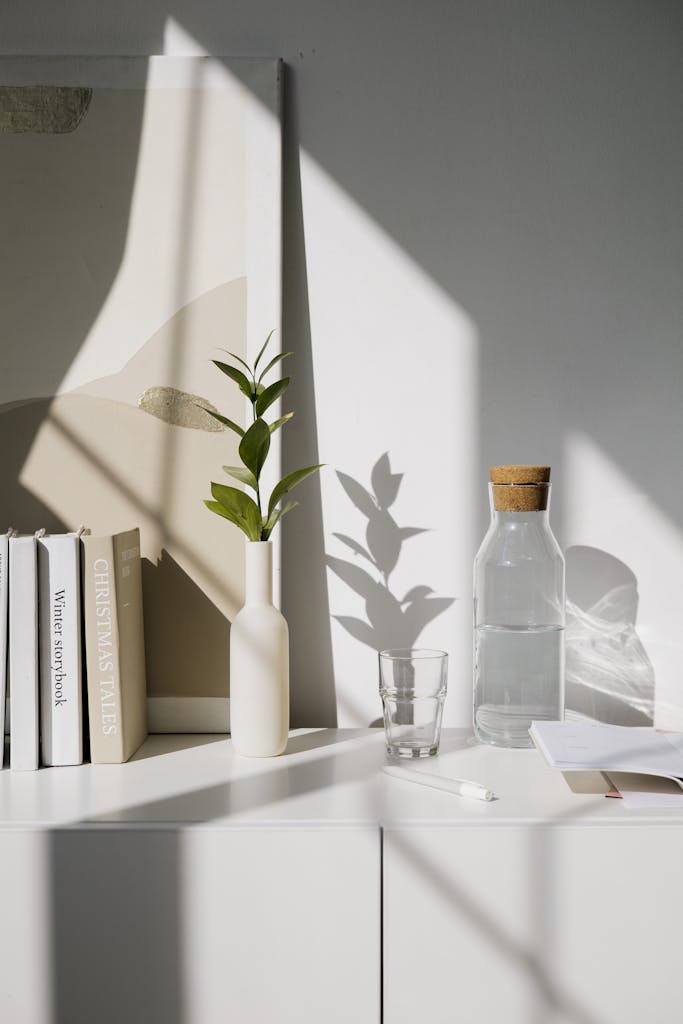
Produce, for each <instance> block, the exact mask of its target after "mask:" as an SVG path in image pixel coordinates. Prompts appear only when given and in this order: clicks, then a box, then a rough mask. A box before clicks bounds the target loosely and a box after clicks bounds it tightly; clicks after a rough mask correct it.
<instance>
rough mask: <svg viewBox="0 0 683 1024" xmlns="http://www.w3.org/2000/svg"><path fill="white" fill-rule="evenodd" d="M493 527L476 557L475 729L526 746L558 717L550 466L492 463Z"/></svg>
mask: <svg viewBox="0 0 683 1024" xmlns="http://www.w3.org/2000/svg"><path fill="white" fill-rule="evenodd" d="M490 479H491V483H490V484H489V494H490V502H491V525H490V526H489V529H488V532H487V534H486V536H485V537H484V540H483V542H482V545H481V547H480V549H479V552H478V554H477V557H476V559H475V561H474V732H475V735H476V737H477V739H478V740H480V741H481V742H483V743H490V744H492V745H493V746H498V747H530V746H531V745H532V741H531V738H530V736H529V731H528V730H529V727H530V725H531V723H532V722H533V721H540V720H548V719H550V720H557V719H561V718H562V717H563V714H564V624H565V589H564V558H563V556H562V552H561V551H560V548H559V545H558V543H557V541H556V540H555V537H554V536H553V533H552V530H551V529H550V523H549V521H548V508H549V505H550V467H549V466H494V467H492V469H491V471H490Z"/></svg>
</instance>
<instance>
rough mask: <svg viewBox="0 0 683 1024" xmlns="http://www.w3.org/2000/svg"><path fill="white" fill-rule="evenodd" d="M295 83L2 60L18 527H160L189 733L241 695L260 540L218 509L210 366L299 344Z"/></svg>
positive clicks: (154, 644)
mask: <svg viewBox="0 0 683 1024" xmlns="http://www.w3.org/2000/svg"><path fill="white" fill-rule="evenodd" d="M280 86H281V72H280V65H279V63H278V62H277V61H260V60H234V59H229V60H228V59H224V60H223V59H220V58H172V57H168V58H165V57H153V58H132V59H122V58H116V59H113V58H83V59H80V58H79V59H76V58H43V57H39V58H38V57H37V58H22V59H18V58H17V59H14V58H12V59H8V58H4V59H2V60H0V182H1V194H2V200H1V202H2V210H3V214H2V219H3V232H2V242H1V247H2V248H1V251H0V281H1V282H2V283H1V285H0V288H1V292H2V303H1V306H0V308H1V310H2V350H3V372H2V374H1V375H0V445H1V450H2V468H3V487H2V491H1V494H0V523H3V524H4V526H3V527H2V528H3V529H4V528H6V527H7V526H10V525H12V526H15V527H17V528H19V529H21V530H22V531H29V530H34V529H38V528H40V527H46V528H47V529H48V530H52V531H58V530H64V529H75V528H77V527H78V525H79V524H85V525H86V526H88V527H90V528H91V529H92V530H93V532H117V531H120V530H125V529H129V528H131V527H133V526H139V527H140V531H141V543H142V554H143V556H144V563H143V564H144V579H143V582H144V598H145V633H146V657H147V676H148V689H149V695H150V697H151V698H152V704H154V701H157V702H158V706H159V708H160V709H161V708H163V709H165V711H164V713H167V712H168V713H169V714H170V715H171V720H169V728H173V727H179V728H189V727H191V725H192V723H191V722H190V721H187V720H182V719H183V712H182V711H179V710H178V709H179V708H181V706H182V705H183V701H188V700H189V701H190V703H191V704H192V702H194V705H193V710H191V711H188V712H187V713H188V714H189V715H190V716H192V715H196V714H197V704H196V701H197V699H201V700H206V701H208V702H209V703H210V701H211V700H214V701H216V700H218V701H220V702H221V703H222V704H224V703H225V698H226V697H227V696H228V692H229V689H228V678H227V665H228V645H229V623H230V621H231V619H232V617H233V616H234V614H235V613H236V611H237V610H238V609H239V607H240V604H241V601H242V593H241V589H242V575H243V573H242V557H243V556H242V543H241V539H240V538H239V537H235V536H232V532H231V531H226V530H225V529H224V528H223V524H222V523H221V522H220V521H219V520H218V519H217V518H216V517H215V516H212V515H210V514H209V513H208V512H207V510H206V509H205V508H204V505H203V503H202V498H203V497H204V491H205V482H206V480H207V479H210V478H211V477H212V475H215V474H216V472H217V470H219V468H220V466H221V465H222V464H225V463H231V462H234V457H235V452H234V449H235V447H236V436H235V435H234V434H233V433H232V432H231V431H229V430H224V429H223V428H222V427H221V424H220V423H218V422H217V421H216V420H215V419H214V418H212V417H210V416H209V415H207V414H206V413H205V412H203V410H202V409H201V408H200V405H201V404H202V403H203V402H208V403H210V404H211V405H213V406H214V407H217V408H220V409H221V411H223V412H225V413H226V414H227V415H229V416H230V417H232V418H233V419H235V420H236V421H238V422H243V421H244V417H245V409H244V407H243V404H242V402H241V397H239V396H236V397H233V396H230V398H228V399H226V392H225V388H224V387H223V384H222V381H221V380H220V379H219V378H220V374H217V373H216V371H215V368H214V367H213V366H212V363H211V360H212V359H214V358H220V349H225V348H229V349H231V350H232V351H235V352H238V353H240V354H242V355H244V357H245V358H246V357H247V356H248V355H250V354H251V352H252V351H253V350H254V349H256V348H257V347H259V346H260V345H261V344H262V342H263V339H264V338H265V337H266V335H267V334H268V333H269V331H271V330H272V329H273V328H275V329H276V335H275V337H274V340H275V338H277V339H278V343H279V332H278V331H277V328H278V327H279V325H280V305H281V295H280V288H281V273H280V258H281V257H280V249H281V219H280V206H281V196H280V187H281V186H280V178H281V175H280V160H281V152H280V142H281V140H280ZM226 400H227V402H228V403H229V401H230V400H232V402H233V407H232V408H230V409H228V408H227V407H226ZM274 443H275V444H277V440H275V442H274ZM272 461H273V473H277V471H278V469H279V466H278V461H279V460H278V453H277V452H275V458H274V459H273V460H272ZM179 698H181V700H180V701H178V699H179ZM169 700H170V701H171V704H170V705H169V704H168V701H169ZM174 701H175V702H176V704H175V705H174V704H173V702H174ZM174 706H175V709H176V710H175V711H173V707H174ZM186 706H187V707H189V705H186ZM207 706H208V705H207ZM169 707H170V708H171V710H170V711H169ZM174 714H175V715H176V716H177V715H180V719H176V720H173V715H174ZM200 717H201V714H200Z"/></svg>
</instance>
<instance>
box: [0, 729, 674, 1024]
mask: <svg viewBox="0 0 683 1024" xmlns="http://www.w3.org/2000/svg"><path fill="white" fill-rule="evenodd" d="M384 760H385V753H384V743H383V735H382V733H381V731H378V730H323V729H321V730H307V731H301V732H298V733H296V734H293V735H292V737H291V738H290V743H289V747H288V753H287V754H286V755H285V756H283V757H280V758H274V759H269V760H252V759H240V758H237V757H235V755H234V753H233V751H232V745H231V743H230V741H229V739H226V738H224V737H200V736H195V737H179V736H165V737H164V736H155V737H151V738H150V739H149V740H148V741H147V743H146V744H145V746H144V747H143V749H142V750H141V751H140V752H139V754H138V755H136V757H135V759H134V760H133V761H132V762H130V763H128V764H126V765H112V766H106V765H97V766H90V765H85V766H83V767H80V768H50V769H46V770H42V771H39V772H27V773H18V772H10V771H9V770H5V771H3V772H2V773H0V870H1V871H2V903H1V906H0V1020H2V1022H3V1024H5V1021H6V1022H7V1024H94V1022H97V1024H124V1022H125V1024H138V1022H140V1024H214V1022H216V1024H218V1022H221V1024H225V1022H228V1021H230V1022H232V1021H234V1022H235V1024H282V1022H284V1024H289V1022H292V1024H294V1022H296V1024H380V1022H381V1021H382V1020H383V1021H384V1024H415V1022H416V1021H418V1020H421V1021H428V1022H429V1024H470V1022H471V1024H499V1022H500V1024H641V1022H643V1021H647V1024H671V1021H674V1020H677V1019H678V1017H679V1016H680V1013H679V1012H678V1010H677V1007H678V1003H679V1000H680V974H679V970H678V959H679V956H678V948H679V944H678V931H679V928H680V921H681V920H683V886H681V884H680V875H681V864H683V812H678V811H670V812H659V811H625V810H624V809H623V808H622V807H621V804H620V801H618V800H607V799H605V797H604V796H602V795H597V794H576V793H572V792H571V791H570V790H569V788H568V786H567V784H566V782H565V781H564V779H563V778H562V776H561V775H560V774H558V773H556V772H553V771H552V770H550V769H548V768H546V767H545V766H544V765H543V763H542V762H541V759H540V758H539V757H538V755H537V754H536V753H535V752H534V751H498V750H491V749H489V748H484V747H477V746H472V745H471V744H470V743H469V742H468V740H467V738H466V737H465V736H464V735H463V734H461V733H458V732H457V731H455V730H448V731H447V732H446V734H445V736H444V738H443V741H442V750H441V753H440V755H439V758H438V759H434V760H431V761H430V762H429V763H428V764H422V765H420V768H421V769H422V770H437V769H438V770H440V771H442V772H443V773H444V774H449V775H453V776H457V777H465V778H472V779H475V780H476V781H479V782H483V783H485V784H486V785H487V786H489V787H490V788H491V789H493V791H494V792H495V793H496V796H497V797H498V799H497V800H495V801H494V802H493V803H490V804H487V803H482V802H476V801H469V800H464V799H460V798H457V797H454V796H451V795H449V794H447V793H442V792H438V791H435V790H429V789H425V788H423V787H421V786H420V787H418V786H415V785H412V784H411V783H406V782H403V781H401V780H398V779H395V778H389V777H387V776H384V775H382V773H381V772H380V771H379V769H380V766H381V765H382V763H383V762H384ZM382 989H383V1008H382Z"/></svg>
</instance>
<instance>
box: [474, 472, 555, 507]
mask: <svg viewBox="0 0 683 1024" xmlns="http://www.w3.org/2000/svg"><path fill="white" fill-rule="evenodd" d="M489 476H490V479H491V483H492V485H493V486H492V488H491V489H492V491H493V507H494V509H495V510H496V512H544V511H545V510H546V509H547V507H548V496H549V492H550V466H491V469H490V470H489Z"/></svg>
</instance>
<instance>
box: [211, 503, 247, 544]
mask: <svg viewBox="0 0 683 1024" xmlns="http://www.w3.org/2000/svg"><path fill="white" fill-rule="evenodd" d="M204 504H205V505H206V507H207V508H208V509H209V510H210V511H211V512H215V513H216V515H217V516H223V518H224V519H228V520H229V521H230V522H231V523H234V524H235V526H239V528H240V530H244V526H243V520H242V519H240V517H239V516H236V515H235V514H234V512H230V510H229V509H227V508H224V507H223V505H221V503H220V502H219V501H205V502H204ZM244 532H245V533H247V531H246V530H244ZM247 536H248V534H247Z"/></svg>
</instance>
